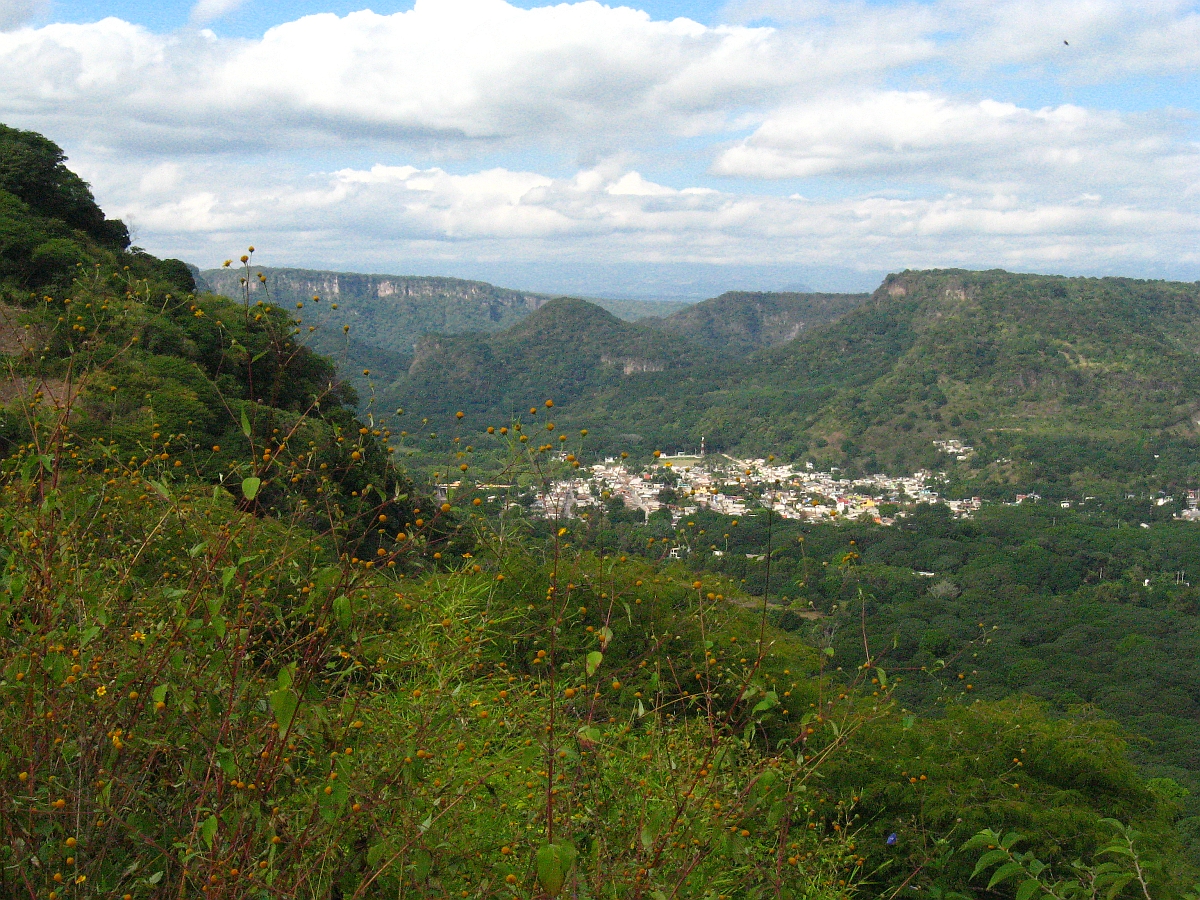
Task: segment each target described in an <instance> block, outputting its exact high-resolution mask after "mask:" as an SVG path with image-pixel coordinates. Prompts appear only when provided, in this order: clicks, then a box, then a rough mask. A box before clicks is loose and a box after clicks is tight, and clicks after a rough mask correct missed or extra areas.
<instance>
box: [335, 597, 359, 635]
mask: <svg viewBox="0 0 1200 900" xmlns="http://www.w3.org/2000/svg"><path fill="white" fill-rule="evenodd" d="M333 618H334V620H335V621H336V622H337V623H338V625H339V626H340V627H341V628H342V629H343V630H345V631H349V630H350V626H351V625H352V624H353V622H354V615H353V611H352V609H351V608H350V598H349V597H347V596H346V595H345V594H342V595H341V596H339V597H338V598H337V599H335V600H334V601H333Z"/></svg>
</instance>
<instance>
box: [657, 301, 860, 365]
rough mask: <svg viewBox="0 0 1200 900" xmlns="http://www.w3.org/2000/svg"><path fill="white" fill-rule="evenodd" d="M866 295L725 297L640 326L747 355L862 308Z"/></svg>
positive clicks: (791, 339) (785, 341)
mask: <svg viewBox="0 0 1200 900" xmlns="http://www.w3.org/2000/svg"><path fill="white" fill-rule="evenodd" d="M868 297H870V294H817V293H797V292H794V291H777V292H765V291H727V292H726V293H724V294H722V295H721V296H719V297H714V298H713V299H711V300H705V301H703V302H701V303H697V304H695V305H694V306H690V307H688V308H687V309H684V310H680V311H679V312H677V313H675V314H673V315H671V316H668V317H666V318H663V319H646V320H645V324H646V325H649V326H651V327H655V328H659V329H661V330H663V331H667V332H670V333H672V334H677V335H680V336H681V337H686V338H688V339H689V340H693V341H696V342H698V343H700V344H703V345H704V346H706V347H712V348H718V349H721V350H725V351H731V352H735V353H749V352H751V351H753V350H758V349H760V348H763V347H773V346H776V345H779V344H786V343H787V342H788V341H793V340H795V339H796V338H797V337H799V336H800V335H801V333H803V332H804V331H805V329H812V328H816V327H819V326H821V325H827V324H829V323H830V322H833V321H835V320H837V319H838V318H840V317H841V316H844V315H845V314H846V313H848V312H850V310H852V309H854V308H855V307H856V306H859V305H861V304H862V303H864V302H865V301H866V300H867V298H868Z"/></svg>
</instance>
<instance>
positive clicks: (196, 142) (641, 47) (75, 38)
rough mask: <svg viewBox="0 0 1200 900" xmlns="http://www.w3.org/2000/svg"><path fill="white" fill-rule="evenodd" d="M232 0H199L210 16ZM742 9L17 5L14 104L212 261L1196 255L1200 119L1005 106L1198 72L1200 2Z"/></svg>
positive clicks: (1002, 0)
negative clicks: (276, 18) (249, 257)
mask: <svg viewBox="0 0 1200 900" xmlns="http://www.w3.org/2000/svg"><path fill="white" fill-rule="evenodd" d="M0 2H3V0H0ZM234 5H236V4H235V2H234V0H200V2H199V3H197V4H196V6H195V9H194V21H195V22H199V21H201V19H203V18H205V17H210V16H216V15H218V14H220V13H221V11H228V10H230V9H232V7H233V6H234ZM4 8H5V7H0V9H4ZM735 13H737V10H733V11H731V15H734V14H735ZM737 14H740V15H742V16H743V21H745V22H748V23H750V24H746V25H737V24H733V25H722V26H712V27H709V26H704V25H701V24H699V23H697V22H693V21H690V20H687V19H676V20H674V21H671V22H664V21H655V20H653V19H652V18H651V17H650V16H648V15H647V14H645V13H643V12H640V11H637V10H635V9H630V8H627V7H614V6H605V5H602V4H600V3H596V2H591V0H587V2H578V3H561V4H559V5H555V6H545V7H540V8H534V9H520V8H517V7H515V6H511V5H509V4H508V3H506V2H504V0H417V2H416V3H415V5H414V7H413V9H412V10H410V11H408V12H403V13H396V14H393V15H379V14H376V13H373V12H370V11H361V12H356V13H352V14H350V15H346V16H341V17H339V16H335V15H332V14H322V15H314V16H308V17H304V18H301V19H298V20H296V21H293V22H288V23H286V24H283V25H280V26H278V27H276V28H273V29H271V30H270V31H268V32H266V33H265V34H264V35H262V36H261V37H256V38H253V39H242V38H237V39H235V38H223V37H218V36H217V35H214V34H213V33H212V32H209V31H202V30H197V29H195V28H190V29H187V30H183V31H180V32H178V33H174V34H157V33H154V32H152V31H150V30H148V29H146V28H143V27H140V26H137V25H134V24H130V23H128V22H124V21H121V20H119V19H116V18H109V19H104V20H102V21H99V22H94V23H89V24H61V23H60V24H54V25H49V26H45V27H42V28H36V29H35V28H23V29H21V30H18V31H14V32H9V33H0V120H5V121H9V122H10V123H12V124H20V125H22V126H23V127H35V128H38V129H39V130H41V131H43V132H45V133H47V134H49V135H50V136H51V137H52V138H54V139H56V140H58V141H60V142H61V143H63V144H64V146H66V147H67V149H68V151H69V152H70V154H71V164H72V165H73V166H76V167H78V168H80V170H81V172H82V174H83V175H84V176H85V177H86V178H88V179H89V180H90V181H91V182H92V183H93V185H94V186H95V188H96V192H97V196H98V197H99V198H100V199H101V201H102V203H104V204H105V206H106V208H108V209H109V210H110V212H112V213H114V214H117V215H126V216H128V217H130V218H132V219H133V220H134V221H135V222H136V223H137V225H138V228H139V242H140V243H142V244H144V245H145V246H147V247H148V248H149V249H151V250H154V251H162V252H164V253H171V254H173V255H180V256H183V257H185V258H191V259H196V260H197V261H199V262H204V261H206V260H205V257H206V256H207V261H212V260H213V259H223V258H225V257H226V256H228V255H229V253H230V252H232V250H233V249H234V248H236V247H238V246H244V245H246V244H248V243H254V244H255V245H256V246H263V247H268V248H273V251H272V252H273V253H274V254H275V259H276V260H277V261H286V262H290V263H295V264H309V263H311V264H317V263H320V262H322V261H325V262H332V261H334V260H337V261H338V264H339V265H341V266H343V267H348V268H362V267H367V266H371V267H374V268H377V269H393V270H395V269H397V268H403V260H405V259H409V258H414V255H419V254H423V255H424V256H425V257H429V258H434V257H436V258H447V259H451V258H452V259H464V260H465V259H468V258H475V259H482V258H492V259H525V260H557V261H567V262H570V261H577V262H578V261H587V262H589V263H597V264H599V263H604V264H613V265H620V264H622V263H624V262H629V261H654V260H661V261H676V262H685V261H696V262H713V263H721V264H725V263H729V264H732V263H735V262H737V263H746V264H752V263H753V264H764V265H766V264H774V263H785V262H793V263H797V264H805V265H807V264H818V263H820V264H828V265H843V266H850V267H858V268H870V269H872V270H876V271H877V270H880V269H887V268H893V267H903V266H917V265H946V264H960V265H984V266H989V265H1009V266H1024V267H1031V268H1032V267H1037V266H1038V265H1047V266H1058V265H1060V264H1065V263H1061V262H1060V261H1063V260H1066V261H1069V262H1070V265H1071V266H1072V267H1074V268H1075V269H1076V270H1078V269H1080V268H1083V267H1086V266H1088V265H1090V264H1091V262H1089V261H1092V262H1094V263H1095V266H1096V267H1098V268H1102V269H1103V268H1110V269H1111V268H1112V267H1114V266H1116V267H1118V268H1120V267H1122V266H1123V267H1126V268H1124V269H1122V270H1123V271H1130V270H1131V269H1130V267H1132V271H1135V272H1136V271H1142V270H1145V269H1146V267H1151V268H1153V267H1155V266H1157V267H1158V268H1159V269H1161V268H1163V267H1169V266H1175V267H1176V269H1177V270H1179V269H1180V267H1181V266H1182V267H1184V269H1183V270H1186V271H1193V270H1194V271H1196V272H1197V273H1200V260H1198V259H1197V251H1196V250H1195V247H1196V246H1197V240H1196V238H1197V236H1198V229H1197V223H1196V215H1195V213H1194V211H1193V210H1194V207H1195V199H1196V197H1197V196H1200V145H1197V143H1196V142H1195V139H1194V137H1190V136H1189V135H1190V132H1189V129H1192V128H1194V126H1193V125H1192V124H1191V123H1189V121H1188V117H1189V116H1192V115H1194V113H1193V111H1191V110H1187V109H1183V110H1165V109H1159V110H1151V111H1148V112H1143V113H1138V114H1133V113H1128V112H1120V111H1113V110H1104V109H1098V108H1095V107H1094V106H1089V105H1087V104H1085V103H1083V102H1080V101H1078V100H1076V101H1075V102H1064V101H1055V102H1054V103H1052V104H1050V105H1047V106H1044V107H1042V106H1040V105H1038V104H1037V103H1031V102H1029V101H1024V102H1022V103H1018V102H1012V97H1013V95H1014V92H1015V91H1016V90H1018V89H1020V90H1028V91H1030V92H1034V93H1036V92H1038V91H1043V90H1044V94H1045V95H1046V96H1055V94H1056V92H1058V91H1059V87H1061V86H1062V85H1070V84H1072V83H1078V82H1082V81H1093V82H1099V83H1101V84H1105V85H1107V84H1110V83H1111V84H1115V85H1117V86H1118V87H1120V86H1122V85H1124V86H1125V87H1128V86H1129V85H1133V84H1134V83H1135V82H1132V81H1128V80H1127V81H1125V82H1122V81H1121V80H1120V79H1129V78H1131V77H1133V76H1136V77H1138V78H1140V77H1142V76H1145V75H1151V76H1152V75H1155V74H1156V73H1162V72H1168V73H1172V74H1177V75H1181V76H1182V77H1183V78H1184V79H1188V78H1193V77H1194V73H1195V72H1197V71H1200V17H1198V15H1197V12H1196V9H1195V2H1194V0H1143V2H1140V3H1138V4H1136V5H1135V4H1133V3H1132V2H1125V0H992V2H984V0H896V2H890V3H879V2H875V0H745V2H744V3H742V4H741V7H740V13H737ZM756 16H757V17H763V16H766V17H769V18H770V20H771V21H772V22H773V24H772V25H771V27H766V26H762V25H761V24H755V23H756V22H758V21H759V20H758V19H755V17H756ZM730 21H732V20H730ZM1060 31H1061V32H1062V34H1060V33H1059V32H1060ZM1064 39H1067V40H1069V41H1070V44H1069V46H1068V45H1064V44H1063V43H1062V41H1063V40H1064ZM1009 79H1015V80H1009ZM1105 79H1108V81H1106V80H1105ZM1138 83H1141V82H1138ZM1185 83H1187V82H1185ZM955 84H970V85H972V88H971V90H972V93H973V96H970V97H967V96H964V94H963V91H956V90H954V89H953V88H952V87H948V85H955ZM1014 84H1016V85H1017V87H1016V88H1014V87H1012V85H1014ZM1031 84H1036V85H1039V86H1040V87H1038V88H1030V87H1029V85H1031ZM1079 93H1080V94H1081V95H1087V96H1095V94H1094V93H1089V92H1088V91H1080V92H1079ZM1059 95H1060V96H1071V93H1070V90H1068V89H1067V88H1063V89H1062V91H1061V92H1059ZM1177 95H1178V92H1177ZM596 160H600V162H596ZM376 162H378V163H379V164H378V165H374V163H376ZM501 163H503V164H501ZM706 166H707V167H708V169H709V173H708V175H706V176H703V177H701V176H695V177H693V176H690V175H687V174H684V173H688V172H701V171H703V170H704V169H705V167H706ZM315 170H324V172H323V173H318V174H314V171H315ZM726 179H738V180H737V181H730V180H726ZM776 179H791V180H796V179H800V180H803V181H804V184H801V185H796V184H787V185H785V186H783V187H777V186H776V185H775V184H774V183H772V180H776ZM754 180H757V181H758V182H760V183H762V184H763V185H765V186H764V187H761V188H755V187H754V186H753V183H752V182H753V181H754ZM772 191H779V192H780V193H788V194H793V196H792V197H790V198H784V197H774V196H766V195H765V194H769V193H770V192H772ZM806 197H807V198H818V199H805V198H806ZM1187 266H1191V267H1192V269H1190V270H1189V269H1187V268H1186V267H1187ZM1192 277H1195V276H1192Z"/></svg>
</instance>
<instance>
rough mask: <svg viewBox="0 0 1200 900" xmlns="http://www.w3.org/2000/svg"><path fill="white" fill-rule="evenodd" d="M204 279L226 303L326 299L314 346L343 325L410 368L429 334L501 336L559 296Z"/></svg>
mask: <svg viewBox="0 0 1200 900" xmlns="http://www.w3.org/2000/svg"><path fill="white" fill-rule="evenodd" d="M259 276H262V277H261V278H260V277H259ZM200 278H201V285H200V286H201V287H202V288H207V289H210V290H212V291H213V292H214V293H217V294H222V295H224V296H226V297H240V296H241V295H242V291H243V284H248V286H249V289H250V293H251V295H252V296H253V297H254V299H255V301H257V300H259V299H263V298H265V297H267V296H268V295H269V297H270V299H271V300H272V301H273V302H275V303H278V304H281V305H284V306H289V307H290V306H294V305H295V304H296V303H304V302H307V301H309V300H311V299H312V297H314V296H318V297H321V298H322V300H324V301H328V302H329V303H330V304H336V308H331V307H326V312H325V316H324V324H325V326H326V327H324V328H321V329H319V330H318V331H317V332H316V333H314V337H313V340H314V342H315V346H318V347H320V348H322V349H324V350H326V351H327V352H334V353H336V352H339V351H340V350H341V345H340V342H339V341H337V340H336V338H337V337H340V335H341V334H342V327H343V326H344V325H350V326H351V330H352V331H353V333H354V335H355V336H356V339H357V341H358V342H360V344H361V345H362V349H363V350H368V349H369V350H375V351H383V352H384V353H387V354H396V355H398V356H400V357H402V358H405V360H406V363H405V364H407V359H408V358H410V357H411V356H412V352H413V347H414V345H415V344H416V343H417V341H418V340H420V338H421V337H422V336H423V335H426V334H434V333H437V334H461V333H464V332H494V331H501V330H503V329H505V328H508V327H510V326H512V325H515V324H516V323H517V322H519V321H521V320H522V319H523V318H525V317H526V316H527V315H529V314H530V313H531V312H533V311H534V310H536V309H538V308H539V307H540V306H542V305H543V304H545V303H547V302H548V301H550V300H551V299H553V297H554V295H553V294H539V293H536V292H532V291H517V290H510V289H508V288H502V287H496V286H495V285H492V284H488V283H487V282H483V281H468V280H466V279H462V278H441V277H428V276H418V275H364V274H359V273H354V272H327V271H322V270H317V269H290V268H270V267H263V266H251V267H250V268H248V269H247V268H246V267H236V266H230V267H226V268H220V269H207V270H205V271H203V272H202V273H200ZM595 302H596V303H598V304H600V305H601V306H603V307H605V308H606V309H608V310H609V311H611V312H612V313H613V314H614V315H617V316H619V317H621V318H623V319H628V320H633V319H638V318H642V317H645V316H663V315H670V314H671V313H674V312H676V311H678V310H680V309H683V308H685V307H686V306H687V304H684V303H677V302H671V301H630V300H597V301H595ZM350 356H351V357H352V361H351V362H350V363H349V364H348V365H349V367H350V368H353V369H358V368H361V366H360V365H359V364H358V363H360V362H362V363H366V362H368V360H367V359H366V357H365V356H363V355H362V354H361V353H354V352H351V354H350Z"/></svg>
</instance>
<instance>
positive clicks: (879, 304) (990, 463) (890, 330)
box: [387, 270, 1200, 496]
mask: <svg viewBox="0 0 1200 900" xmlns="http://www.w3.org/2000/svg"><path fill="white" fill-rule="evenodd" d="M746 296H749V297H751V298H753V295H742V297H743V298H744V297H746ZM838 302H839V303H841V302H842V301H838ZM845 302H846V303H847V304H848V303H849V302H850V301H849V300H846V301H845ZM738 303H740V304H741V309H740V310H736V306H737V304H738ZM574 304H575V305H573V306H571V307H570V309H569V312H570V316H569V317H567V316H564V315H563V314H564V313H566V312H567V311H568V309H567V308H566V307H563V308H562V309H552V308H551V306H546V307H543V308H542V309H539V310H538V311H537V312H535V313H534V314H533V315H531V316H530V317H528V318H527V319H525V320H524V321H523V322H521V323H520V325H518V326H516V327H514V328H512V329H510V330H508V331H505V332H500V333H498V334H495V335H492V336H489V337H487V338H486V339H483V341H482V343H476V344H473V345H471V347H470V348H468V346H467V345H465V344H455V345H453V347H451V346H450V345H449V344H444V345H442V350H441V351H440V352H439V353H438V354H437V355H436V356H434V355H431V356H429V357H427V358H426V359H424V360H422V362H421V365H420V367H419V368H418V369H417V370H414V371H411V372H410V373H409V374H407V375H405V376H403V377H401V378H399V379H397V380H396V381H395V382H394V383H393V384H392V385H391V387H390V388H389V389H388V392H387V393H388V396H389V397H390V398H392V399H395V400H396V401H397V403H398V405H402V406H405V407H406V408H410V409H411V410H413V411H414V412H419V413H420V415H422V416H427V417H429V418H430V420H431V421H435V420H437V419H438V418H439V417H441V416H445V415H452V414H453V413H454V412H455V411H456V410H459V409H461V410H463V411H464V412H465V413H466V414H467V415H468V416H473V417H474V418H473V419H469V420H468V421H467V422H465V423H464V425H474V424H480V425H483V424H499V422H498V421H488V422H484V420H483V418H484V417H486V416H495V415H498V414H500V413H502V412H503V413H505V414H511V413H512V412H513V411H519V410H520V409H521V408H522V407H523V406H524V407H527V406H529V405H530V404H532V403H535V402H540V401H541V400H542V399H545V398H553V399H554V400H555V403H556V411H555V417H556V421H558V422H559V423H560V424H561V425H562V426H564V427H570V428H578V427H583V428H588V429H589V430H590V431H591V433H592V435H593V438H591V439H590V440H593V441H594V442H595V443H596V446H597V449H598V450H600V449H602V450H603V451H605V452H608V451H616V450H621V449H630V450H632V449H634V448H633V447H630V446H626V445H623V444H622V441H623V440H624V438H623V437H622V436H623V435H629V434H636V435H640V436H641V438H642V439H643V448H644V447H645V446H647V445H653V446H654V447H657V448H659V449H663V450H675V449H680V448H692V447H695V446H696V445H697V444H698V443H699V441H700V438H701V437H702V436H703V437H705V438H706V440H707V443H708V446H709V447H710V448H712V449H714V450H720V451H724V452H736V453H747V454H756V455H757V454H766V453H769V452H774V453H777V454H780V455H781V456H783V457H785V458H790V459H793V460H801V459H809V460H812V461H813V462H814V463H819V464H820V465H822V466H828V465H837V466H841V467H843V468H845V469H847V470H850V471H853V470H871V471H894V472H905V471H908V472H911V471H913V470H914V469H916V468H918V467H926V468H937V469H947V470H953V471H952V472H951V474H950V477H951V478H952V479H957V480H958V481H959V482H960V483H961V484H963V485H964V487H963V489H964V490H973V491H981V492H984V493H987V492H988V491H992V492H997V491H999V492H1001V493H1003V492H1004V491H1011V490H1014V489H1015V488H1014V487H1013V486H1014V485H1033V486H1038V490H1039V491H1042V492H1044V493H1045V494H1046V495H1047V496H1052V495H1061V496H1076V495H1079V494H1083V493H1086V492H1087V491H1089V490H1099V489H1100V488H1102V487H1105V486H1107V488H1106V489H1112V490H1116V489H1117V488H1116V486H1117V485H1127V486H1140V488H1141V489H1149V488H1153V489H1156V490H1157V489H1159V488H1161V487H1163V486H1164V485H1170V484H1177V485H1178V484H1181V483H1186V484H1188V485H1190V486H1191V487H1195V484H1196V483H1197V482H1200V464H1198V463H1196V462H1195V460H1196V459H1197V456H1198V455H1200V454H1198V451H1200V285H1195V284H1182V283H1173V282H1163V281H1138V280H1134V279H1122V278H1064V277H1058V276H1040V275H1015V274H1012V273H1008V272H1003V271H998V270H997V271H989V272H968V271H961V270H933V271H924V272H903V273H899V274H896V275H891V276H888V278H887V279H886V280H885V281H884V283H883V284H882V285H881V286H880V288H879V289H878V290H877V291H875V292H874V294H872V295H871V296H870V298H869V299H866V300H865V301H862V302H858V303H857V304H856V305H853V306H851V308H850V309H849V310H848V311H846V312H845V313H844V314H841V315H840V316H838V317H836V318H834V319H833V321H831V322H827V323H825V324H821V325H818V326H816V327H811V328H810V327H808V326H805V327H804V329H803V330H802V331H801V332H800V335H799V337H797V338H796V339H794V340H791V341H786V342H784V343H778V344H775V345H774V346H767V347H766V348H764V349H759V350H756V351H755V352H753V353H750V354H748V355H746V354H745V353H744V352H743V353H739V352H737V351H738V349H742V350H744V348H745V347H747V346H748V345H749V343H750V342H751V339H752V338H753V337H754V335H755V334H756V332H755V327H757V335H758V336H757V338H755V339H757V340H763V337H762V335H763V334H764V332H765V333H766V334H768V335H770V334H771V333H772V332H771V329H770V328H769V327H768V328H764V327H763V326H762V325H761V324H760V323H762V322H764V321H766V320H767V314H768V313H769V306H770V304H768V303H766V302H760V301H758V300H754V299H751V300H746V299H741V300H739V299H738V295H726V297H725V298H716V299H715V300H713V301H707V304H708V309H704V308H703V307H705V305H706V304H699V305H698V307H696V308H693V309H691V310H687V311H685V312H684V313H683V314H680V315H679V316H677V317H673V318H674V319H675V321H674V322H673V323H671V326H668V327H667V328H664V327H663V323H662V322H657V323H653V327H651V325H650V324H647V323H635V324H623V330H622V331H620V332H618V331H616V330H614V326H613V323H605V322H604V321H603V320H602V319H601V311H600V310H598V309H596V308H595V307H591V311H590V312H589V311H588V310H587V309H586V307H587V306H588V305H587V304H584V303H582V301H574ZM720 304H734V306H735V311H736V312H738V313H739V314H740V313H744V314H745V315H747V316H749V320H748V321H749V323H750V325H751V326H754V327H742V326H738V325H736V322H735V324H734V325H732V326H731V325H730V324H729V322H730V319H732V318H733V316H732V315H727V316H726V318H725V319H722V318H721V317H719V316H710V314H709V310H711V309H712V308H714V307H717V306H719V305H720ZM549 313H553V316H551V315H548V314H549ZM568 318H569V320H570V323H571V324H570V325H569V326H568V327H564V324H563V322H564V320H565V319H568ZM615 321H616V320H613V322H615ZM618 324H620V323H618ZM672 326H673V327H672ZM650 334H655V335H657V336H658V337H659V338H660V339H661V340H663V341H664V343H661V344H655V343H654V342H652V341H650V340H649V335H650ZM778 334H779V332H778V330H776V331H775V332H774V335H776V336H777V335H778ZM668 339H669V340H668ZM768 340H769V338H768ZM485 345H486V346H485ZM635 349H636V352H635ZM468 359H471V360H473V365H475V366H477V369H476V374H475V375H474V376H472V377H473V378H475V379H476V380H475V381H473V382H472V381H471V379H470V378H468V377H467V373H466V369H465V368H464V366H465V365H466V360H468ZM606 359H607V360H608V361H609V362H607V363H606V362H605V360H606ZM614 361H616V363H614ZM560 399H561V401H562V402H561V403H560ZM952 440H953V441H959V442H961V443H964V444H967V445H969V446H972V447H974V448H975V452H974V453H966V454H960V453H956V454H953V455H952V454H949V453H946V452H945V451H944V447H943V448H939V447H938V444H937V443H936V442H939V441H941V442H945V441H952ZM960 455H961V456H964V459H962V460H958V459H957V458H956V457H957V456H960ZM989 486H990V487H989Z"/></svg>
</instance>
